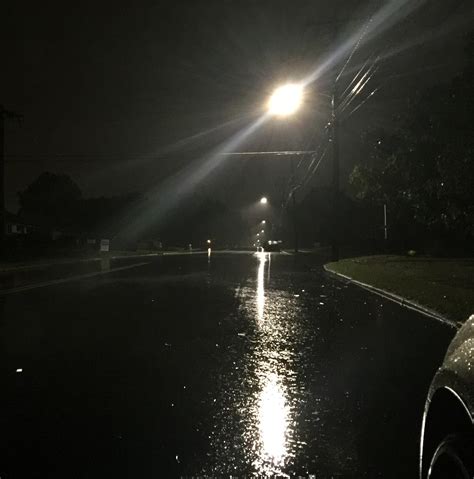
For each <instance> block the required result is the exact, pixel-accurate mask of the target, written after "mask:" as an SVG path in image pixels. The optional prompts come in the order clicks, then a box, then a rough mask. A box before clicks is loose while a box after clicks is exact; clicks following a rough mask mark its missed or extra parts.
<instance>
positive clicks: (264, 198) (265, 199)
mask: <svg viewBox="0 0 474 479" xmlns="http://www.w3.org/2000/svg"><path fill="white" fill-rule="evenodd" d="M260 203H261V204H262V205H266V204H267V203H268V199H267V198H266V196H262V198H260Z"/></svg>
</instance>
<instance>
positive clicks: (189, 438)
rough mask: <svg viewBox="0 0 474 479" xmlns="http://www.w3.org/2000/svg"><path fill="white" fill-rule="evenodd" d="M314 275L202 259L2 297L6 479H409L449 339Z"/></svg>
mask: <svg viewBox="0 0 474 479" xmlns="http://www.w3.org/2000/svg"><path fill="white" fill-rule="evenodd" d="M321 264H322V263H321V260H319V259H317V258H313V257H305V256H302V257H299V258H294V257H291V256H284V255H278V254H269V253H257V254H242V255H237V254H234V255H223V254H218V253H215V252H214V251H212V252H211V250H210V249H209V251H208V252H207V254H205V252H204V254H202V255H199V256H198V255H196V256H192V255H190V256H188V257H174V258H172V257H169V258H156V259H154V260H153V261H152V262H151V263H150V264H149V265H148V266H144V267H141V268H136V269H133V270H128V271H123V272H117V273H110V274H108V275H104V276H101V277H97V278H94V279H91V280H87V281H80V282H76V283H68V284H64V285H55V286H52V287H51V288H43V289H41V290H32V291H30V292H24V293H18V294H15V295H10V296H6V297H4V298H3V300H2V302H1V303H0V304H1V308H2V313H3V315H2V318H3V320H2V323H1V325H0V326H1V331H0V333H1V334H0V337H1V341H2V343H1V354H2V357H1V362H0V365H1V366H0V381H1V384H0V387H1V388H2V392H3V394H2V403H1V406H2V408H0V427H1V428H2V431H3V432H4V434H3V435H2V437H1V438H0V451H1V452H0V475H1V477H6V478H9V477H15V478H16V477H29V478H30V477H68V476H70V475H71V474H70V468H71V464H74V467H75V476H74V477H94V478H95V477H97V478H99V477H101V478H102V477H123V478H126V477H134V478H149V477H230V476H232V477H298V476H301V477H306V478H308V477H310V476H311V475H313V476H314V477H317V478H318V479H326V478H328V479H329V478H336V477H337V478H339V477H347V478H353V477H367V478H373V477H374V478H375V477H383V478H390V477H394V478H395V477H397V478H398V477H404V478H410V477H413V478H415V477H416V467H417V440H418V435H419V428H420V426H421V411H422V407H423V402H424V398H425V395H426V392H427V388H428V385H429V382H430V381H431V378H432V375H433V374H434V371H435V369H436V367H437V365H438V364H439V363H440V362H441V359H442V357H443V354H444V351H445V348H446V347H447V345H448V343H449V341H450V338H451V337H452V335H453V331H451V330H449V329H448V328H446V327H445V326H443V325H441V324H439V323H434V322H432V321H431V320H428V319H426V318H424V317H420V316H418V315H416V314H415V313H413V312H410V311H407V310H404V309H402V308H400V307H399V306H397V305H395V304H392V303H388V302H386V301H382V300H380V299H379V298H376V297H374V296H371V295H369V294H368V293H366V292H364V291H362V290H359V289H357V288H353V287H349V286H347V285H345V284H343V283H340V282H337V281H334V280H331V279H330V278H328V277H327V276H326V275H325V274H324V273H323V272H322V269H321ZM52 298H54V301H53V300H52ZM18 369H21V373H18V372H16V371H17V370H18ZM52 463H54V468H52V467H51V464H52ZM68 471H69V472H68Z"/></svg>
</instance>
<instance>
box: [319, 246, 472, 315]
mask: <svg viewBox="0 0 474 479" xmlns="http://www.w3.org/2000/svg"><path fill="white" fill-rule="evenodd" d="M326 268H327V269H328V270H329V271H332V272H334V273H339V274H343V275H345V276H348V277H350V278H352V279H355V280H357V281H361V282H363V283H366V284H368V285H370V286H375V287H376V288H380V289H383V290H385V291H389V292H390V293H394V294H397V295H399V296H402V297H404V298H406V299H409V300H411V301H415V302H416V303H418V304H420V305H421V306H425V307H427V308H430V309H433V310H435V311H437V312H438V313H440V314H442V315H444V316H445V317H447V318H449V319H451V320H453V321H466V320H467V319H468V317H469V316H470V315H471V314H474V259H457V258H456V259H444V258H443V259H441V258H440V259H437V258H424V257H419V258H417V257H414V258H413V257H405V256H388V255H383V256H365V257H360V258H349V259H344V260H341V261H338V262H335V263H328V264H327V265H326Z"/></svg>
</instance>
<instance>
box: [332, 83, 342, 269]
mask: <svg viewBox="0 0 474 479" xmlns="http://www.w3.org/2000/svg"><path fill="white" fill-rule="evenodd" d="M338 106H339V98H338V91H337V79H335V80H334V86H333V91H332V97H331V143H332V239H331V259H332V261H339V231H340V224H339V222H340V210H339V196H340V194H339V186H340V171H339V170H340V169H339V118H338V115H337V108H338Z"/></svg>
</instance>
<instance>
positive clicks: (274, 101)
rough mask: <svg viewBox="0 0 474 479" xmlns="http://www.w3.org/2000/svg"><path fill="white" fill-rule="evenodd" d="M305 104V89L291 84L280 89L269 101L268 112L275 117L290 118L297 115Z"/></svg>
mask: <svg viewBox="0 0 474 479" xmlns="http://www.w3.org/2000/svg"><path fill="white" fill-rule="evenodd" d="M302 102H303V87H302V86H301V85H298V84H296V83H289V84H287V85H283V86H280V87H278V88H277V89H276V90H275V91H274V92H273V94H272V96H271V97H270V99H269V100H268V112H269V113H270V114H271V115H275V116H289V115H292V114H293V113H295V112H296V111H297V110H298V109H299V107H300V106H301V103H302Z"/></svg>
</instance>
